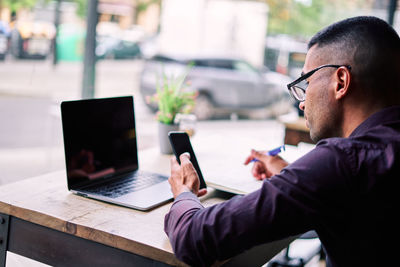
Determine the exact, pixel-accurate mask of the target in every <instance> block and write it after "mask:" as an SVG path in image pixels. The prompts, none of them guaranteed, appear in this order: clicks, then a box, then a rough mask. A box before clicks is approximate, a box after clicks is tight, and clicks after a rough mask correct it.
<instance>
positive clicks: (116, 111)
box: [62, 97, 138, 189]
mask: <svg viewBox="0 0 400 267" xmlns="http://www.w3.org/2000/svg"><path fill="white" fill-rule="evenodd" d="M62 121H63V133H64V146H65V157H66V167H67V177H68V185H69V189H76V188H78V187H80V186H82V185H85V184H88V183H91V182H93V181H99V180H100V179H101V178H105V177H107V176H110V175H115V174H118V173H123V172H128V171H133V170H137V169H138V159H137V145H136V132H135V121H134V110H133V97H116V98H107V99H89V100H81V101H66V102H63V103H62Z"/></svg>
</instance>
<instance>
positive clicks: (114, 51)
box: [96, 21, 146, 59]
mask: <svg viewBox="0 0 400 267" xmlns="http://www.w3.org/2000/svg"><path fill="white" fill-rule="evenodd" d="M96 32H97V40H96V41H97V45H96V57H97V59H132V58H138V57H141V51H140V46H139V44H140V42H141V40H142V39H143V38H144V37H145V35H146V34H145V31H144V30H143V29H142V28H141V27H140V26H137V25H131V26H130V27H129V28H127V29H121V28H120V26H119V25H118V24H117V23H115V22H105V21H103V22H99V23H98V24H97V27H96Z"/></svg>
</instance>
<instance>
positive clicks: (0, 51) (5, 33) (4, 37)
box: [0, 20, 10, 60]
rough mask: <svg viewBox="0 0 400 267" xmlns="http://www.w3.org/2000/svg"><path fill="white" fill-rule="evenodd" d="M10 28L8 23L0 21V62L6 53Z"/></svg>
mask: <svg viewBox="0 0 400 267" xmlns="http://www.w3.org/2000/svg"><path fill="white" fill-rule="evenodd" d="M9 35H10V28H9V26H8V23H7V22H5V21H1V20H0V60H4V59H5V57H6V54H7V51H8V38H9Z"/></svg>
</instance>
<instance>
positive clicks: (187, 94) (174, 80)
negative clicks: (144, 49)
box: [147, 65, 197, 154]
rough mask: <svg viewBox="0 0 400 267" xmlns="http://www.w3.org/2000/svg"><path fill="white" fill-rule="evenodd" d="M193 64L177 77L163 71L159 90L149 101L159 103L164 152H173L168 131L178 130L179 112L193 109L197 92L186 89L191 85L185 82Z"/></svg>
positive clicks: (158, 117) (161, 148) (161, 145)
mask: <svg viewBox="0 0 400 267" xmlns="http://www.w3.org/2000/svg"><path fill="white" fill-rule="evenodd" d="M191 67H192V65H188V68H187V69H186V71H185V72H184V73H183V74H181V75H179V76H177V77H175V76H174V75H170V76H168V75H167V74H166V73H165V72H164V71H163V72H162V78H161V81H160V79H158V81H157V85H156V86H157V92H156V94H154V95H153V96H151V97H149V98H148V99H147V101H149V102H154V103H157V105H158V111H157V115H156V117H157V120H158V122H159V124H158V134H159V141H160V150H161V153H163V154H171V153H172V148H171V145H170V143H169V140H168V132H170V131H177V130H178V129H179V125H178V124H177V123H176V122H175V117H176V115H177V114H180V113H183V114H187V113H190V112H192V111H193V108H194V105H195V99H196V96H197V92H193V91H186V88H187V86H188V85H189V84H188V83H187V82H185V79H186V76H187V74H188V72H189V70H190V68H191Z"/></svg>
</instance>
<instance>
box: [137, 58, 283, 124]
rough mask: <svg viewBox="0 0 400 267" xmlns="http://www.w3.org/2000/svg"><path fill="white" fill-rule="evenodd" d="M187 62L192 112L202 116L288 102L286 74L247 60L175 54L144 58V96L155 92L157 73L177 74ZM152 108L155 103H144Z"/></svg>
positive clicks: (199, 117)
mask: <svg viewBox="0 0 400 267" xmlns="http://www.w3.org/2000/svg"><path fill="white" fill-rule="evenodd" d="M189 63H192V64H193V68H192V69H191V70H190V72H189V75H188V76H187V79H186V80H187V81H190V87H189V88H188V90H195V91H198V93H199V94H198V97H197V99H196V107H195V114H196V115H197V117H198V119H200V120H204V119H209V118H212V117H214V116H215V115H216V114H219V113H228V114H230V113H237V114H238V115H240V114H242V113H243V114H245V113H247V112H249V111H254V110H256V109H263V108H266V107H271V106H273V105H274V104H277V103H281V102H284V103H287V106H291V103H290V100H289V96H288V93H287V89H286V84H287V83H289V82H290V81H291V79H290V78H289V77H288V76H285V75H282V74H279V73H276V72H271V71H269V70H267V69H262V70H259V69H257V68H255V67H254V66H252V65H251V64H250V63H249V62H247V61H245V60H243V59H239V58H228V57H186V58H178V57H172V56H167V55H162V54H157V55H155V56H153V57H152V58H150V59H149V60H147V61H146V62H145V64H144V68H143V71H142V73H141V83H140V91H141V94H142V96H143V97H144V98H145V99H146V97H147V96H151V95H153V94H154V93H155V92H156V84H157V79H159V78H161V73H162V71H163V70H164V72H165V73H166V74H167V75H179V74H181V73H183V72H184V71H185V69H186V68H187V65H188V64H189ZM147 105H148V106H149V107H150V108H151V109H152V110H156V109H157V107H156V106H154V104H152V103H147Z"/></svg>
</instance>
